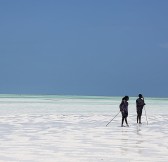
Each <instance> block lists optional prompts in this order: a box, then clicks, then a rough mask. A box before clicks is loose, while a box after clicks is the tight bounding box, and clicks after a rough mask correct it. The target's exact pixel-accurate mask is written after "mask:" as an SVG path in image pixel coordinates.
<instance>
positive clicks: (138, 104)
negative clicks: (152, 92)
mask: <svg viewBox="0 0 168 162" xmlns="http://www.w3.org/2000/svg"><path fill="white" fill-rule="evenodd" d="M138 96H139V98H138V99H137V100H136V111H137V123H139V124H141V116H142V110H143V107H144V105H145V102H144V97H143V96H142V94H139V95H138Z"/></svg>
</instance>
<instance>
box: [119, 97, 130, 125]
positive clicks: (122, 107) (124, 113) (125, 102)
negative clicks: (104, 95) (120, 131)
mask: <svg viewBox="0 0 168 162" xmlns="http://www.w3.org/2000/svg"><path fill="white" fill-rule="evenodd" d="M128 100H129V97H128V96H125V97H123V98H122V101H121V104H120V112H121V114H122V121H121V127H123V126H124V125H123V123H124V120H125V123H126V125H127V127H129V125H128V122H127V117H128Z"/></svg>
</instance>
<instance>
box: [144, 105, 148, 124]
mask: <svg viewBox="0 0 168 162" xmlns="http://www.w3.org/2000/svg"><path fill="white" fill-rule="evenodd" d="M144 110H145V106H144ZM145 116H146V122H147V125H148V119H147V115H146V110H145Z"/></svg>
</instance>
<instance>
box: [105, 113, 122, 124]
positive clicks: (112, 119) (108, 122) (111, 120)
mask: <svg viewBox="0 0 168 162" xmlns="http://www.w3.org/2000/svg"><path fill="white" fill-rule="evenodd" d="M119 113H120V111H119V112H118V114H119ZM118 114H117V115H118ZM117 115H116V116H117ZM116 116H115V117H116ZM115 117H114V118H115ZM114 118H113V119H114ZM113 119H111V120H110V121H109V122H108V123H107V124H106V127H107V126H108V125H109V124H110V123H111V122H112V120H113Z"/></svg>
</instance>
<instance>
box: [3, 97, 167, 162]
mask: <svg viewBox="0 0 168 162" xmlns="http://www.w3.org/2000/svg"><path fill="white" fill-rule="evenodd" d="M121 98H122V97H106V96H58V95H41V96H40V95H0V150H1V151H0V162H102V161H105V162H167V161H168V154H167V152H168V99H167V98H149V97H147V98H145V103H146V106H145V109H144V110H143V115H142V125H139V124H137V123H136V107H135V100H136V97H130V100H129V108H128V109H129V116H128V123H129V127H121V114H120V113H119V104H120V102H121ZM118 113H119V114H118ZM117 114H118V115H117ZM116 115H117V116H116ZM115 116H116V117H115ZM113 117H115V118H114V120H112V121H111V119H113ZM109 121H111V122H110V124H109V125H108V126H106V124H107V123H108V122H109Z"/></svg>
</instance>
